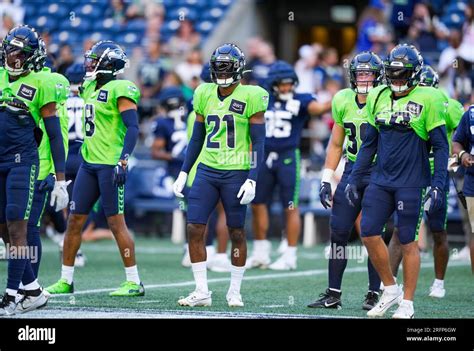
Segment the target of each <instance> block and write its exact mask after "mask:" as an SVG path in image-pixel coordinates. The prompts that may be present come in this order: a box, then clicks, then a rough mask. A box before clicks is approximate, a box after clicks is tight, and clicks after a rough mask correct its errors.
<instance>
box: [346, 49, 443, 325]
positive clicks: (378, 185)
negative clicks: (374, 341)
mask: <svg viewBox="0 0 474 351" xmlns="http://www.w3.org/2000/svg"><path fill="white" fill-rule="evenodd" d="M422 66H423V58H422V57H421V54H420V53H419V52H418V50H417V49H416V48H415V47H414V46H411V45H407V44H402V45H398V46H396V47H395V48H394V49H393V50H392V51H391V52H390V54H389V56H388V58H387V60H386V61H385V62H384V67H385V72H386V74H385V77H386V80H387V85H380V86H378V87H376V88H374V89H372V90H371V91H370V92H369V95H368V96H367V102H366V104H367V111H368V119H367V122H368V125H367V130H366V135H365V138H364V141H363V143H362V146H361V148H360V150H359V153H358V154H357V160H356V162H355V164H354V167H353V169H352V172H351V175H350V176H349V180H348V184H347V186H346V189H345V193H346V197H347V199H348V202H349V203H350V204H352V205H354V203H355V201H357V200H358V199H359V196H360V195H359V191H358V188H359V187H360V183H361V181H362V179H363V175H364V173H365V171H366V169H367V168H368V167H370V165H371V164H372V162H373V161H374V159H375V155H377V156H376V159H375V166H374V168H373V171H372V173H371V178H370V183H369V185H368V186H367V189H366V190H365V193H364V196H363V198H362V220H361V230H362V232H361V237H362V241H363V243H364V245H365V246H366V247H367V251H368V253H369V257H370V259H371V261H372V263H373V265H374V267H375V269H376V270H377V272H378V273H379V276H380V278H381V280H382V282H383V284H384V286H385V290H384V292H383V294H382V296H381V298H380V300H379V302H378V303H377V305H375V307H374V308H372V309H371V310H370V311H369V312H367V315H368V316H369V317H379V316H383V315H384V314H385V313H386V312H387V311H388V309H389V308H390V307H392V306H393V305H396V304H399V306H398V309H397V311H396V312H395V313H394V314H393V318H413V316H414V308H413V298H414V294H415V289H416V284H417V280H418V274H419V270H420V253H419V249H418V245H417V238H418V230H419V225H420V222H421V218H422V215H423V203H424V202H426V201H428V200H429V201H430V206H429V212H430V213H432V212H434V211H437V210H438V209H439V208H441V207H442V205H443V201H445V199H446V197H445V193H444V185H445V182H446V176H447V174H446V167H447V164H448V154H449V146H448V140H447V137H446V127H445V124H446V122H445V121H446V118H445V114H446V109H447V99H446V97H445V96H444V95H443V94H442V93H441V92H440V91H439V90H437V89H435V88H433V87H423V86H419V85H418V83H419V81H420V74H421V69H422ZM430 146H431V148H432V150H433V153H434V172H433V176H431V170H430V163H429V150H430ZM428 185H431V187H430V190H429V191H428V192H427V195H426V196H425V189H426V187H427V186H428ZM393 212H396V214H397V226H398V239H399V241H400V243H401V244H402V250H403V267H404V270H403V273H404V275H403V278H404V284H403V286H404V291H403V290H402V288H401V287H400V286H398V285H397V284H396V281H395V280H394V278H393V274H392V270H391V268H390V263H389V255H388V250H387V247H386V245H385V243H384V241H383V239H382V237H381V234H382V232H383V228H384V227H385V224H386V223H387V221H388V219H389V218H390V216H391V215H392V213H393Z"/></svg>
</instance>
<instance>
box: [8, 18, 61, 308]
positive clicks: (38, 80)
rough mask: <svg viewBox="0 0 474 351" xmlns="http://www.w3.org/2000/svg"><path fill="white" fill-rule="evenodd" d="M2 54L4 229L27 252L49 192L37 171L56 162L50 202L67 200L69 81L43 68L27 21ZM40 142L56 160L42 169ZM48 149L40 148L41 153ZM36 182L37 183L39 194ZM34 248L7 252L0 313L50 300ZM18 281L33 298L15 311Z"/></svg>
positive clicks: (35, 240) (38, 43)
mask: <svg viewBox="0 0 474 351" xmlns="http://www.w3.org/2000/svg"><path fill="white" fill-rule="evenodd" d="M2 55H3V63H4V67H3V68H1V69H0V90H2V96H1V103H2V106H1V108H0V124H1V125H2V128H1V135H0V232H1V233H2V236H3V240H4V241H5V243H8V244H10V245H11V251H10V253H12V252H14V251H16V252H29V251H30V250H24V249H26V248H27V245H29V246H31V247H36V248H37V250H35V251H37V253H38V254H39V251H41V250H40V246H41V245H40V242H39V235H38V234H39V233H38V232H37V231H36V228H33V227H34V226H31V225H30V226H29V227H28V224H29V220H30V217H32V216H36V219H38V218H39V216H40V213H41V210H42V207H41V205H43V203H44V199H45V196H46V192H43V191H42V189H39V185H40V184H41V183H36V180H37V178H38V172H42V173H41V177H43V176H45V177H44V178H43V179H45V178H46V176H47V175H48V174H49V172H50V171H51V170H52V166H53V165H54V172H55V175H56V177H55V178H52V179H51V182H52V184H51V185H52V186H51V188H52V191H51V204H52V205H53V206H55V209H56V211H60V210H62V209H63V208H65V207H66V206H67V204H68V202H69V196H68V193H67V189H66V188H67V183H66V180H65V175H64V171H65V162H66V153H65V150H64V144H63V137H62V133H61V124H60V119H59V117H58V116H57V115H58V111H57V109H58V107H59V104H57V102H58V101H62V100H61V95H62V94H64V90H65V89H66V88H67V87H68V85H69V84H68V83H67V81H66V80H65V78H64V77H63V78H61V80H60V81H59V80H58V78H57V77H53V76H52V74H51V73H50V72H49V71H43V70H42V69H43V66H44V61H45V58H46V50H45V47H44V43H43V42H42V40H41V38H40V37H39V36H38V34H37V32H36V31H35V30H34V29H33V28H31V27H29V26H18V27H15V28H13V29H12V30H10V31H9V32H8V34H7V36H6V37H5V39H4V40H3V44H2ZM43 131H45V132H46V136H47V138H46V137H44V140H43V143H42V141H41V140H42V139H43V135H42V134H43ZM45 140H47V141H45ZM41 144H43V147H45V148H50V156H49V154H48V159H51V160H52V162H51V163H52V164H49V167H47V166H45V167H43V168H42V169H38V168H39V158H40V156H39V154H38V145H41ZM43 151H44V150H43ZM46 153H47V152H46ZM46 153H45V152H42V153H41V158H43V157H45V156H46ZM46 163H48V162H46ZM44 164H45V163H44V162H43V165H44ZM35 184H36V185H37V186H38V188H37V189H36V197H35ZM40 200H42V201H40ZM40 202H41V205H39V203H40ZM36 219H35V220H34V221H33V220H32V221H30V223H31V224H36V223H33V222H35V221H36ZM7 228H8V230H7ZM27 233H28V235H27ZM14 249H16V250H14ZM32 254H33V253H31V252H30V255H31V256H29V257H24V256H23V255H22V256H18V257H9V260H8V281H7V290H6V293H5V295H4V296H3V299H2V301H1V302H0V315H11V314H14V313H16V312H26V310H29V309H28V307H30V308H31V309H33V308H37V307H40V306H42V305H44V304H46V301H47V298H46V297H45V296H44V293H43V291H42V289H41V287H40V286H39V284H38V282H37V279H36V274H35V272H34V271H33V267H32V266H31V261H30V259H33V258H34V260H35V261H36V259H38V258H39V257H33V256H32ZM37 268H38V266H36V268H35V269H36V270H37ZM36 273H37V271H36ZM20 281H22V282H23V285H24V287H23V289H25V290H28V296H29V297H31V299H30V298H29V299H28V302H26V303H25V306H22V307H21V308H20V309H19V310H18V311H16V309H17V304H16V295H17V292H18V288H19V284H20ZM22 300H23V299H22Z"/></svg>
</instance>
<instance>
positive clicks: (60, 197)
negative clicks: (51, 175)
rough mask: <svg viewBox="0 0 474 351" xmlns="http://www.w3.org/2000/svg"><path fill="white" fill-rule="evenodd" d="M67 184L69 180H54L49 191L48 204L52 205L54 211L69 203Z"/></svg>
mask: <svg viewBox="0 0 474 351" xmlns="http://www.w3.org/2000/svg"><path fill="white" fill-rule="evenodd" d="M69 184H71V180H68V181H67V182H66V181H65V180H56V182H54V189H53V191H52V192H51V201H50V203H49V204H50V205H51V206H52V207H54V209H55V210H56V212H58V211H61V210H62V209H64V208H66V207H67V205H68V203H69V194H68V192H67V186H68V185H69ZM55 205H56V206H55Z"/></svg>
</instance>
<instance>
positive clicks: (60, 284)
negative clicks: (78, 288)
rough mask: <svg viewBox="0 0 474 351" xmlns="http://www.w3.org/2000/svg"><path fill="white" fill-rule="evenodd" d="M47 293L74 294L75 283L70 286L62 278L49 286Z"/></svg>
mask: <svg viewBox="0 0 474 351" xmlns="http://www.w3.org/2000/svg"><path fill="white" fill-rule="evenodd" d="M46 291H47V292H48V293H50V294H51V295H56V294H72V293H73V292H74V282H72V283H71V284H68V282H67V280H66V279H63V278H61V279H59V280H58V281H57V282H56V283H54V284H53V285H50V286H48V287H47V288H46Z"/></svg>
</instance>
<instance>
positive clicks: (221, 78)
mask: <svg viewBox="0 0 474 351" xmlns="http://www.w3.org/2000/svg"><path fill="white" fill-rule="evenodd" d="M238 68H239V63H238V62H237V61H235V62H232V61H228V60H216V61H214V62H212V63H211V74H212V75H214V79H215V82H216V84H217V85H219V86H221V87H223V88H226V87H229V86H231V85H232V84H235V83H237V81H236V80H235V79H234V75H235V73H236V71H237V69H238Z"/></svg>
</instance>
